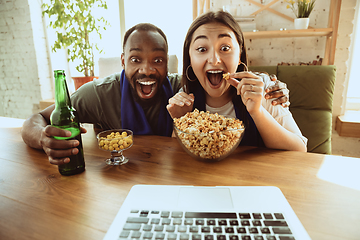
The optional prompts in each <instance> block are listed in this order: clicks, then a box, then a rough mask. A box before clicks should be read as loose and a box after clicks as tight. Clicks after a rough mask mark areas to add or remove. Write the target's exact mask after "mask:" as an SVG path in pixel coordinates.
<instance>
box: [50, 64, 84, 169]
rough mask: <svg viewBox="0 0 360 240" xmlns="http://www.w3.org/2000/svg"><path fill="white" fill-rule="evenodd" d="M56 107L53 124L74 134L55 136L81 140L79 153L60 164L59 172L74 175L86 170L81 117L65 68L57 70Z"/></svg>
mask: <svg viewBox="0 0 360 240" xmlns="http://www.w3.org/2000/svg"><path fill="white" fill-rule="evenodd" d="M54 77H55V109H54V111H53V112H52V113H51V116H50V122H51V125H52V126H54V127H57V128H61V129H66V130H68V131H70V132H71V133H72V134H71V136H70V137H54V138H55V139H60V140H72V139H76V140H78V141H79V142H80V144H79V145H78V146H77V148H78V149H79V152H78V154H77V155H71V156H69V158H70V162H69V163H66V164H63V165H59V172H60V173H61V174H62V175H73V174H77V173H81V172H83V171H84V170H85V161H84V151H83V147H82V141H81V130H80V124H79V117H78V115H77V112H76V110H75V108H73V107H72V106H71V101H70V96H69V91H68V88H67V84H66V78H65V72H64V70H55V71H54Z"/></svg>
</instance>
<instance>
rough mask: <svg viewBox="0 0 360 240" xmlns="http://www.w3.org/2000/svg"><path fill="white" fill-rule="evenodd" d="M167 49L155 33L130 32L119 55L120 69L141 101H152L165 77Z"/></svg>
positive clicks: (162, 39) (163, 41)
mask: <svg viewBox="0 0 360 240" xmlns="http://www.w3.org/2000/svg"><path fill="white" fill-rule="evenodd" d="M167 58H168V56H167V48H166V43H165V40H164V38H163V37H162V36H161V35H160V34H159V33H157V32H153V31H137V30H135V31H134V32H132V33H131V34H130V36H129V38H128V40H127V42H126V45H125V48H124V53H123V54H122V55H121V63H122V67H123V68H124V70H125V75H126V78H127V79H128V80H129V82H130V85H131V87H132V88H133V89H134V90H135V92H136V93H137V95H138V96H139V98H140V99H141V100H145V101H146V100H150V99H152V98H153V97H154V96H155V95H156V94H157V93H158V92H159V89H160V88H161V86H162V84H163V82H164V80H165V79H166V76H167Z"/></svg>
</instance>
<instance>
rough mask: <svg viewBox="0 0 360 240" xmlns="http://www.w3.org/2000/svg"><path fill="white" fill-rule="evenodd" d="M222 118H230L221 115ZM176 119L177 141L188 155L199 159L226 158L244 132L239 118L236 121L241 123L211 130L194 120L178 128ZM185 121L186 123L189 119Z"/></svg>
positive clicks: (209, 160)
mask: <svg viewBox="0 0 360 240" xmlns="http://www.w3.org/2000/svg"><path fill="white" fill-rule="evenodd" d="M224 118H225V119H227V120H229V119H231V118H226V117H224V116H222V119H224ZM233 120H235V119H234V118H232V120H231V121H233ZM176 121H177V120H175V119H174V132H175V136H176V138H177V139H178V142H179V143H180V145H181V146H182V147H183V149H184V150H185V151H186V152H187V153H188V154H189V155H190V156H192V157H193V158H195V159H197V160H201V161H208V162H215V161H220V160H222V159H224V158H226V157H227V156H229V155H230V154H231V153H232V152H233V151H234V150H235V149H236V148H237V146H238V145H239V143H240V142H241V140H242V138H243V136H244V132H245V127H244V125H243V124H242V123H241V121H239V120H237V121H238V122H240V123H241V124H237V125H236V126H237V127H235V128H234V127H228V128H227V129H224V128H223V129H222V130H219V129H215V130H212V129H211V128H210V127H209V128H207V127H205V126H204V124H199V123H196V120H195V121H194V122H193V124H189V126H188V127H186V128H185V127H184V125H183V126H182V130H180V129H179V128H178V127H177V126H178V124H177V123H176ZM185 122H186V124H187V123H188V122H189V120H188V119H187V120H186V121H185ZM190 122H191V121H190ZM186 124H185V126H186ZM199 129H200V130H199Z"/></svg>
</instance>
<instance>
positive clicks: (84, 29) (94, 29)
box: [42, 0, 109, 89]
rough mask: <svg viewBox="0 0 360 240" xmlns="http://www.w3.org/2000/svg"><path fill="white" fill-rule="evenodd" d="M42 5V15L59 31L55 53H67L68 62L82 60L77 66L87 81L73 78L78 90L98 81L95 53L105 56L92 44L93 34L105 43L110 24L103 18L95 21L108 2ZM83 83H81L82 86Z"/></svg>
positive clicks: (64, 0)
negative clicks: (103, 33) (98, 10)
mask: <svg viewBox="0 0 360 240" xmlns="http://www.w3.org/2000/svg"><path fill="white" fill-rule="evenodd" d="M49 1H50V3H43V4H42V8H43V11H42V14H43V16H44V15H45V14H46V15H48V17H49V18H50V24H49V25H50V27H52V28H54V29H55V30H56V31H57V40H56V41H55V42H54V44H53V45H52V51H54V52H56V50H58V49H67V58H68V59H67V60H68V61H72V62H74V61H75V60H80V63H79V64H78V65H77V66H76V70H77V71H78V72H81V73H83V75H84V77H73V79H74V83H75V89H78V88H79V87H80V86H81V85H82V84H84V83H86V82H88V81H92V80H93V79H94V78H97V77H95V76H94V50H97V51H98V52H99V53H101V52H102V51H103V50H101V49H99V48H98V46H97V44H96V43H94V42H92V41H91V36H92V34H95V35H97V36H98V37H99V38H100V39H101V30H106V26H107V25H109V23H108V22H107V21H106V20H105V19H104V18H103V17H101V18H95V17H94V16H93V15H92V11H93V10H94V9H96V8H104V9H107V5H106V2H105V0H49ZM79 81H80V82H79Z"/></svg>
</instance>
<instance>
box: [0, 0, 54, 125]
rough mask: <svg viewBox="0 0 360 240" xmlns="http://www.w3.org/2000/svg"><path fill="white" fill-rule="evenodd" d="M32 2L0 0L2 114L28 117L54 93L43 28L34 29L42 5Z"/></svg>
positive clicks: (0, 100) (0, 92)
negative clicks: (34, 13) (51, 85)
mask: <svg viewBox="0 0 360 240" xmlns="http://www.w3.org/2000/svg"><path fill="white" fill-rule="evenodd" d="M32 4H34V5H33V6H32V7H31V8H30V6H29V4H28V0H12V1H5V0H0V116H7V117H17V118H27V117H28V116H30V114H32V113H33V111H37V110H38V109H39V106H38V105H39V101H40V100H41V99H42V98H46V97H48V96H49V94H51V91H49V87H50V86H49V81H50V80H49V79H50V77H49V66H48V64H49V63H48V59H47V49H46V44H45V40H44V31H43V29H41V27H40V29H39V28H36V29H34V28H33V26H34V24H35V25H37V26H41V15H40V16H39V15H38V13H39V7H40V5H39V3H38V1H32ZM37 8H38V9H37ZM31 11H34V12H36V14H37V17H33V18H32V17H31ZM34 16H36V15H34ZM36 21H38V23H35V22H36Z"/></svg>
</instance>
